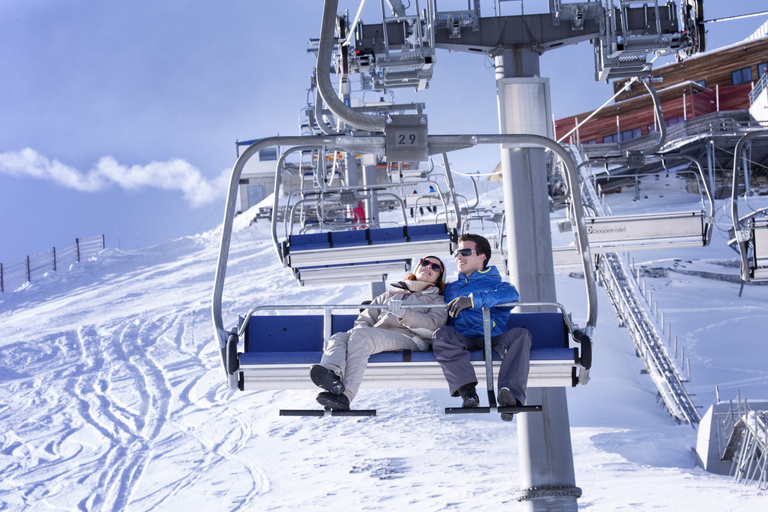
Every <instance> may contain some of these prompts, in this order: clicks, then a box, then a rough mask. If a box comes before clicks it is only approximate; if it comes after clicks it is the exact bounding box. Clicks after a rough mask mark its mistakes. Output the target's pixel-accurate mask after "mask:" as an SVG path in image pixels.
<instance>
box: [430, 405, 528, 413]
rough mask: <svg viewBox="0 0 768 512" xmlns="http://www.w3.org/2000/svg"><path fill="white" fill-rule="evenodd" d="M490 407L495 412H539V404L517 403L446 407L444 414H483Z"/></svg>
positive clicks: (487, 411)
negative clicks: (497, 405) (515, 404)
mask: <svg viewBox="0 0 768 512" xmlns="http://www.w3.org/2000/svg"><path fill="white" fill-rule="evenodd" d="M492 409H495V412H499V413H503V412H511V413H512V414H519V413H523V412H541V406H540V405H518V406H514V407H512V406H509V407H446V408H445V414H483V413H489V412H491V410H492Z"/></svg>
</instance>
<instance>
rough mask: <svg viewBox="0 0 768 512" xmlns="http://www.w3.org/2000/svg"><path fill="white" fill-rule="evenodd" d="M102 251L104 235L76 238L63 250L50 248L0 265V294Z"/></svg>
mask: <svg viewBox="0 0 768 512" xmlns="http://www.w3.org/2000/svg"><path fill="white" fill-rule="evenodd" d="M103 249H104V235H97V236H91V237H87V238H76V239H75V243H74V244H72V245H68V246H66V247H64V248H63V249H59V250H56V248H55V247H51V248H50V249H49V250H47V251H43V252H40V253H37V254H33V255H31V256H25V257H24V258H20V259H18V260H13V261H11V262H9V263H0V292H5V291H12V290H16V289H18V288H19V287H20V286H22V285H24V284H25V283H29V282H32V281H33V280H35V279H39V278H40V277H42V276H44V275H45V274H46V273H48V272H50V271H54V272H55V271H57V270H59V269H61V268H66V267H68V266H69V265H72V264H73V263H79V262H80V261H82V260H83V259H87V258H90V257H92V256H95V255H96V254H98V252H99V251H101V250H103Z"/></svg>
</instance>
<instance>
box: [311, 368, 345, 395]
mask: <svg viewBox="0 0 768 512" xmlns="http://www.w3.org/2000/svg"><path fill="white" fill-rule="evenodd" d="M309 377H310V378H311V379H312V382H314V383H315V385H316V386H318V387H321V388H323V389H324V390H326V391H329V392H331V393H333V394H334V395H340V394H342V393H343V392H344V383H342V382H341V381H340V380H339V376H338V375H336V373H334V371H333V370H329V369H328V368H326V367H325V366H323V365H320V364H315V365H312V368H310V369H309Z"/></svg>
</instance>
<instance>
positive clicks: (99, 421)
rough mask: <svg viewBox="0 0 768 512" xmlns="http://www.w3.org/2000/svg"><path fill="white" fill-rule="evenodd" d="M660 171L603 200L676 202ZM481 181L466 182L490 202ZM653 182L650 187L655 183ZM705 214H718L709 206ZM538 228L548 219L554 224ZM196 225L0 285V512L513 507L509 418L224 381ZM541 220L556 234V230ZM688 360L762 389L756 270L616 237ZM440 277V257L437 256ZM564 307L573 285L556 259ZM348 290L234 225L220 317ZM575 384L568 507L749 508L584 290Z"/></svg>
mask: <svg viewBox="0 0 768 512" xmlns="http://www.w3.org/2000/svg"><path fill="white" fill-rule="evenodd" d="M680 181H681V180H677V181H675V180H674V179H673V178H672V179H669V180H667V179H665V178H663V177H662V179H660V180H659V181H655V180H653V179H649V180H647V182H645V183H644V184H643V194H644V195H645V196H648V198H647V199H644V200H642V201H640V202H638V203H634V202H632V201H631V200H630V199H631V195H632V192H631V191H629V192H624V193H622V194H618V195H615V196H610V197H609V198H608V200H609V201H610V202H613V203H614V211H616V212H617V213H618V212H619V211H621V210H624V211H629V209H631V208H639V209H643V208H645V209H650V210H658V209H663V206H661V205H660V204H657V203H659V202H660V200H661V199H664V201H663V202H664V203H665V204H670V203H672V204H675V208H676V209H681V208H684V207H685V204H684V203H686V202H691V196H690V195H687V194H685V193H684V192H683V191H682V187H681V186H680ZM494 187H499V184H498V183H495V184H493V183H491V184H487V183H484V182H483V183H482V184H481V188H483V189H485V190H486V191H489V192H487V193H486V196H484V201H485V202H486V203H487V204H488V205H490V203H491V202H492V201H497V200H498V196H497V195H496V194H497V190H495V189H494ZM662 195H663V196H665V197H664V198H660V197H658V196H662ZM723 204H724V203H723V202H718V206H719V207H720V208H721V209H720V210H718V214H717V218H718V221H719V227H720V228H721V229H727V227H728V225H727V218H725V217H724V215H723V213H722V206H723ZM555 231H556V229H555ZM218 236H219V235H218V232H217V231H216V232H211V233H204V234H201V235H198V236H195V237H188V238H183V239H179V240H175V241H173V242H170V243H167V244H164V245H160V246H156V247H153V248H150V249H146V250H141V251H135V252H134V251H119V250H115V249H107V250H105V251H104V252H103V253H102V254H101V255H100V256H99V257H98V258H95V259H93V260H90V261H87V262H84V263H82V264H79V265H76V266H74V267H72V269H71V270H69V271H64V272H56V273H50V274H49V275H48V276H46V277H45V278H43V279H41V280H39V281H37V282H34V283H32V284H29V285H27V286H26V287H24V288H23V289H21V290H18V291H15V292H11V293H5V294H1V295H0V474H2V479H1V480H0V510H13V511H16V510H130V511H143V510H189V509H193V510H195V511H198V512H202V511H206V510H211V511H214V510H215V511H221V510H397V509H405V508H408V509H412V510H434V511H436V510H461V511H465V510H482V511H487V510H498V509H499V508H500V507H502V506H504V507H510V508H512V509H515V507H518V505H517V503H516V501H515V499H514V496H515V492H516V491H517V489H518V488H519V482H520V477H519V469H518V447H517V422H512V423H511V424H510V423H504V422H501V421H500V420H499V419H498V417H497V416H495V415H493V416H490V415H489V416H485V415H470V416H460V417H456V416H451V417H449V416H446V415H445V414H443V412H442V411H443V408H444V407H446V406H449V405H458V403H457V399H455V398H450V397H449V396H448V393H447V391H446V390H444V389H435V390H397V391H391V390H362V391H361V392H360V394H359V395H358V398H357V399H356V406H357V407H359V408H375V409H377V410H378V415H377V416H375V417H371V418H362V419H360V418H334V417H324V418H291V417H280V416H278V410H279V409H280V408H313V407H315V406H316V404H315V402H314V397H315V394H316V393H315V392H311V391H263V392H232V391H229V390H228V389H227V388H226V387H225V385H224V379H223V375H222V370H221V367H220V360H219V354H218V347H217V344H216V342H215V341H214V339H213V328H212V324H211V313H210V298H211V290H212V283H213V275H214V270H215V264H216V257H217V251H218ZM558 236H559V235H558ZM633 257H634V258H635V264H636V265H637V266H641V267H642V268H644V269H645V271H643V274H645V275H646V277H645V280H646V285H647V287H649V288H650V289H652V290H653V296H654V300H657V301H658V302H659V307H660V308H661V310H662V311H664V313H665V315H666V321H667V322H669V323H671V325H672V332H673V336H674V335H676V336H678V339H679V344H680V346H681V347H685V353H686V357H690V359H691V373H692V381H691V382H690V383H689V384H688V391H689V392H690V393H692V394H693V395H694V401H695V402H696V403H697V405H698V406H700V410H701V412H702V414H703V412H704V411H706V409H707V408H708V407H709V406H710V405H711V404H712V403H713V401H714V396H715V386H716V385H719V387H720V392H721V395H722V398H723V399H730V398H735V397H736V393H737V391H738V390H741V391H742V393H743V394H744V395H745V396H747V397H748V398H751V399H760V398H762V399H765V398H768V364H766V362H767V361H768V343H766V335H765V325H767V324H768V323H767V321H768V312H767V310H766V301H767V300H768V286H747V287H746V288H745V290H744V294H743V297H741V298H739V297H738V291H739V284H738V282H736V281H737V276H738V268H737V267H736V266H734V265H735V262H736V254H735V253H734V252H733V251H732V250H731V249H729V248H727V247H725V242H724V235H723V234H722V232H721V231H717V232H716V233H715V238H714V240H713V242H712V246H711V247H708V248H701V249H687V250H683V251H653V252H645V253H644V252H637V253H634V254H633ZM453 272H454V275H455V270H454V271H453ZM557 287H558V299H559V300H560V301H561V302H563V303H564V304H565V305H566V307H568V308H569V309H572V310H573V312H574V319H575V320H576V321H577V322H582V323H583V321H584V317H585V313H586V312H585V310H584V300H583V298H584V285H583V282H582V281H581V280H580V279H578V278H574V277H569V275H568V273H563V274H561V275H558V277H557ZM367 294H368V287H367V286H357V285H343V284H341V283H340V284H339V285H336V286H329V287H323V288H301V287H299V286H298V285H297V284H295V283H294V282H293V281H292V278H291V276H290V273H289V271H288V270H287V269H284V268H282V267H280V265H279V263H278V262H277V258H276V256H275V251H274V248H273V247H272V245H271V242H270V238H269V230H268V226H267V224H266V223H264V222H263V221H259V222H258V223H256V224H254V225H252V226H250V227H245V226H241V229H240V230H238V231H237V233H236V234H235V236H234V239H233V243H232V250H231V257H230V266H229V270H228V273H227V282H226V286H225V295H224V318H225V321H226V322H227V325H231V324H234V323H235V322H236V319H237V316H238V315H239V314H243V313H244V312H245V311H246V310H247V309H249V308H250V307H251V306H253V305H257V304H277V303H279V304H285V303H299V302H300V303H341V302H348V303H358V302H360V301H361V300H364V299H366V298H367ZM599 299H600V308H599V317H600V320H599V324H598V329H597V333H596V337H595V340H594V341H595V350H594V366H593V370H592V373H591V377H592V381H591V383H590V384H589V385H587V386H581V387H578V388H573V389H570V390H568V400H569V410H570V420H571V426H572V429H571V434H572V441H573V452H574V453H573V455H574V464H575V469H576V484H577V485H578V486H579V487H581V488H582V489H583V493H584V494H583V497H582V498H581V499H580V500H579V507H580V509H583V510H593V511H615V510H630V509H631V510H651V509H653V510H674V511H688V510H696V511H698V512H704V511H710V510H711V511H715V510H716V511H724V510H733V511H736V510H743V511H754V510H762V509H764V508H765V506H766V503H768V498H767V497H766V493H765V492H761V491H759V490H757V489H756V488H755V487H754V486H752V487H745V486H744V485H741V484H736V483H734V482H733V481H732V479H731V478H729V477H727V476H718V475H713V474H708V473H706V472H704V471H703V470H701V469H700V468H697V467H696V466H695V462H694V461H695V455H694V452H693V451H692V448H693V447H694V445H695V443H696V433H697V431H696V430H695V429H694V428H692V427H691V426H688V425H677V424H675V423H674V421H673V420H672V419H671V417H670V416H669V415H668V414H667V412H666V411H665V410H664V409H663V408H662V407H661V406H660V405H659V404H658V402H657V400H656V390H655V388H654V387H653V385H652V383H651V381H650V379H649V378H648V376H647V375H644V374H642V373H641V370H642V369H643V364H642V362H641V361H640V360H639V359H638V358H637V357H636V356H635V350H634V346H633V344H632V342H631V340H630V339H629V336H628V335H627V333H626V331H625V330H624V329H622V328H620V327H619V326H618V325H617V321H616V318H615V316H614V314H613V311H612V309H611V306H610V304H609V302H608V299H607V297H606V296H605V294H604V293H603V292H602V290H601V291H600V294H599Z"/></svg>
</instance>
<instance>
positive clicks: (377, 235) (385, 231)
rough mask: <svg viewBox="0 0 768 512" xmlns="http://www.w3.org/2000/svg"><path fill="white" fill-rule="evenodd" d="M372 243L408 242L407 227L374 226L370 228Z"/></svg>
mask: <svg viewBox="0 0 768 512" xmlns="http://www.w3.org/2000/svg"><path fill="white" fill-rule="evenodd" d="M368 236H369V238H370V240H371V245H379V244H391V243H400V242H406V241H407V240H406V238H405V228H404V227H402V226H399V227H396V228H373V229H370V230H368Z"/></svg>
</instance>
